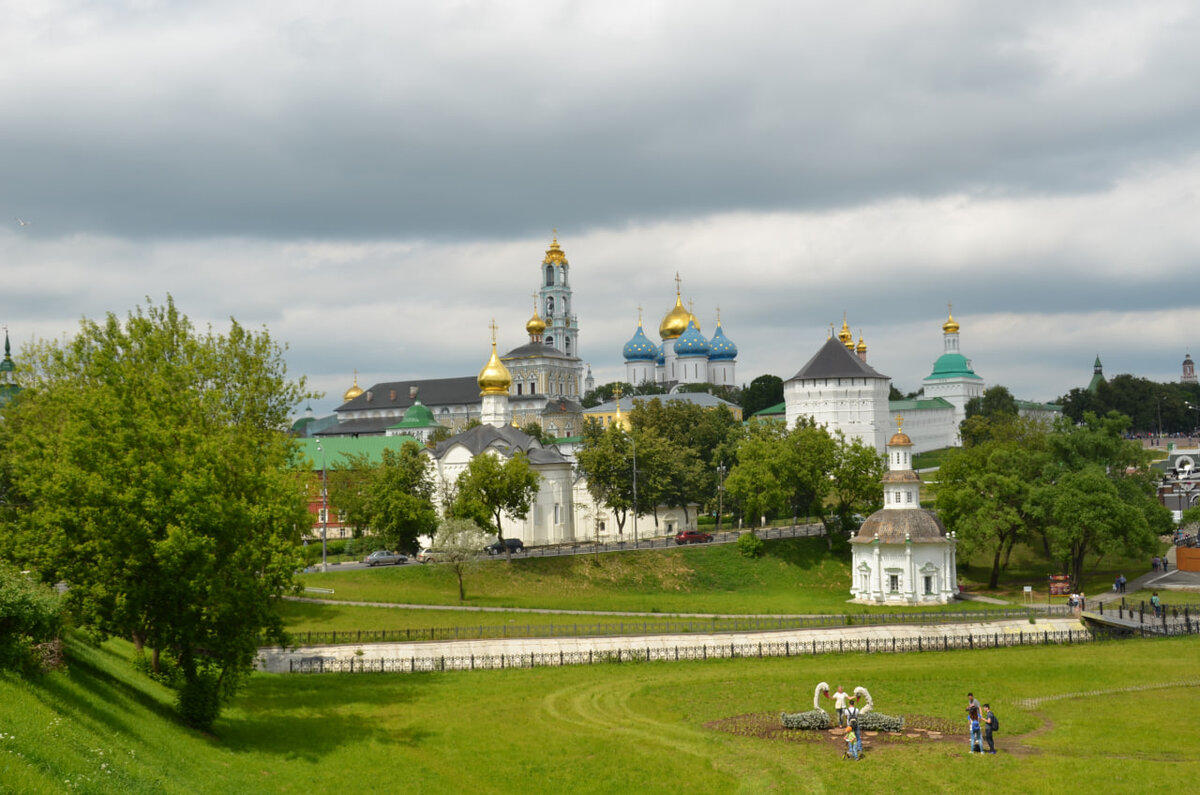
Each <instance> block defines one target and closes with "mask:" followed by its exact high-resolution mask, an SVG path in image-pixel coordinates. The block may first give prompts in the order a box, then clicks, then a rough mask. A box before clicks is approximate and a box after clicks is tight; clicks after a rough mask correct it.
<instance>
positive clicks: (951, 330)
mask: <svg viewBox="0 0 1200 795" xmlns="http://www.w3.org/2000/svg"><path fill="white" fill-rule="evenodd" d="M947 314H949V315H950V317H949V319H948V320H947V321H946V322H945V323H943V324H942V333H944V334H957V333H958V321H957V320H955V319H954V311H953V310H951V311H950V312H948V313H947Z"/></svg>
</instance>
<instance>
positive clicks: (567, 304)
mask: <svg viewBox="0 0 1200 795" xmlns="http://www.w3.org/2000/svg"><path fill="white" fill-rule="evenodd" d="M563 314H564V315H569V314H571V302H570V299H569V298H567V297H566V296H565V295H564V296H563Z"/></svg>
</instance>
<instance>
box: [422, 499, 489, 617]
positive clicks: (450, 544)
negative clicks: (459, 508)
mask: <svg viewBox="0 0 1200 795" xmlns="http://www.w3.org/2000/svg"><path fill="white" fill-rule="evenodd" d="M491 538H492V534H491V533H489V532H488V531H487V530H484V529H483V528H482V527H480V526H479V525H477V524H475V522H473V521H471V520H470V519H453V518H450V519H443V520H442V522H441V524H440V525H439V526H438V529H437V533H436V534H434V536H433V548H434V549H436V550H437V551H438V553H439V556H440V560H441V562H442V564H443V565H445V566H446V567H448V568H449V569H450V570H451V571H453V572H454V576H455V577H456V578H457V579H458V601H460V602H462V601H464V600H465V599H466V598H467V592H466V589H465V588H464V587H463V577H464V576H466V574H467V572H469V571H471V570H472V569H473V568H475V567H476V566H478V565H479V562H480V558H479V553H480V552H482V551H483V549H484V547H485V546H486V545H487V543H488V542H489V541H491Z"/></svg>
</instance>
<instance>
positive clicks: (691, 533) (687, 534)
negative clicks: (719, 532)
mask: <svg viewBox="0 0 1200 795" xmlns="http://www.w3.org/2000/svg"><path fill="white" fill-rule="evenodd" d="M712 540H713V537H712V533H701V532H700V531H699V530H684V531H683V532H682V533H679V534H678V535H677V536H675V543H676V544H705V543H708V542H709V541H712Z"/></svg>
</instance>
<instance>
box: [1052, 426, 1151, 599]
mask: <svg viewBox="0 0 1200 795" xmlns="http://www.w3.org/2000/svg"><path fill="white" fill-rule="evenodd" d="M1129 424H1130V420H1129V418H1128V417H1126V416H1124V415H1121V414H1118V413H1117V412H1109V413H1108V414H1106V415H1105V416H1103V417H1097V416H1096V415H1095V414H1091V413H1085V414H1084V417H1083V423H1082V424H1080V425H1074V424H1072V423H1070V422H1067V421H1061V422H1060V423H1059V424H1058V425H1057V426H1056V428H1055V431H1054V433H1052V434H1050V435H1049V436H1048V437H1047V447H1048V450H1049V453H1050V455H1051V458H1052V463H1051V465H1050V466H1048V467H1047V468H1046V470H1045V471H1044V473H1043V485H1042V486H1041V489H1040V497H1039V499H1040V501H1041V504H1042V508H1043V510H1044V514H1045V516H1046V537H1047V540H1048V543H1049V547H1050V551H1051V553H1052V554H1053V555H1055V556H1056V557H1058V558H1059V559H1061V560H1062V561H1063V568H1064V571H1065V573H1066V574H1069V575H1070V576H1071V586H1072V587H1073V588H1080V587H1081V586H1082V581H1083V561H1084V558H1085V556H1086V555H1087V554H1088V553H1094V554H1098V555H1101V556H1104V555H1109V554H1123V555H1135V554H1138V553H1141V552H1150V551H1151V550H1152V549H1153V548H1154V538H1155V536H1156V535H1159V534H1163V533H1168V532H1170V529H1171V526H1172V522H1171V515H1170V512H1169V511H1167V509H1166V508H1164V507H1163V506H1162V505H1160V504H1159V502H1158V500H1157V499H1156V497H1155V490H1154V482H1153V479H1152V477H1151V475H1150V472H1149V456H1148V453H1147V452H1146V451H1145V450H1143V449H1142V447H1141V445H1140V444H1138V443H1137V442H1133V441H1130V440H1128V439H1126V438H1125V432H1126V430H1127V429H1128V427H1129Z"/></svg>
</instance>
